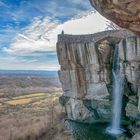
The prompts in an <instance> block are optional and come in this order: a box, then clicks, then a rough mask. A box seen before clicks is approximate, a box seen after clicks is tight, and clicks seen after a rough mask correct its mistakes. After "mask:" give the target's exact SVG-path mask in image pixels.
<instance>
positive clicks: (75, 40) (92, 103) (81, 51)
mask: <svg viewBox="0 0 140 140" xmlns="http://www.w3.org/2000/svg"><path fill="white" fill-rule="evenodd" d="M120 37H121V38H120ZM130 46H132V48H130ZM115 47H119V54H120V59H121V63H120V67H121V71H122V73H124V74H125V75H126V78H127V80H126V81H127V82H129V85H130V86H129V87H131V89H127V90H126V91H125V92H127V93H126V95H127V94H128V90H131V91H130V92H133V93H134V94H135V95H136V94H138V87H139V85H140V83H139V70H140V65H139V64H140V63H139V50H140V44H139V38H137V37H136V36H134V35H133V34H132V33H129V32H127V31H105V32H101V33H96V34H93V35H79V36H75V35H65V34H62V35H59V36H58V42H57V53H58V59H59V63H60V65H61V70H60V71H59V78H60V81H61V83H62V88H63V91H64V95H63V100H61V101H60V102H61V104H62V105H63V106H65V109H66V112H67V114H68V117H69V118H71V119H75V120H76V119H82V120H84V119H87V118H94V119H99V118H109V117H110V115H111V108H110V105H111V97H112V95H111V93H112V63H113V55H114V49H115ZM126 84H127V83H126ZM133 87H135V90H133V89H134V88H133ZM64 97H65V98H64Z"/></svg>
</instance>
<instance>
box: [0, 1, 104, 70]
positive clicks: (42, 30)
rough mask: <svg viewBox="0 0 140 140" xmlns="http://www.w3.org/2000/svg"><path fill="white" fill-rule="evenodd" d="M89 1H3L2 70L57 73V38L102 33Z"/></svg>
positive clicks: (99, 19) (0, 11) (0, 24)
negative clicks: (62, 35)
mask: <svg viewBox="0 0 140 140" xmlns="http://www.w3.org/2000/svg"><path fill="white" fill-rule="evenodd" d="M106 21H107V20H106V19H105V18H104V17H102V16H101V15H100V14H99V13H97V12H95V11H93V8H92V7H91V5H90V3H89V1H88V0H0V69H10V70H58V69H59V64H58V61H57V55H56V46H55V44H56V41H57V35H58V34H59V33H61V31H62V30H64V32H65V33H67V34H88V33H90V34H91V33H95V32H99V31H103V30H105V28H106Z"/></svg>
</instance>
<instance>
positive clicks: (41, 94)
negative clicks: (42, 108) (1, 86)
mask: <svg viewBox="0 0 140 140" xmlns="http://www.w3.org/2000/svg"><path fill="white" fill-rule="evenodd" d="M38 96H46V93H33V94H29V95H22V96H18V97H14V98H13V99H22V98H31V97H38Z"/></svg>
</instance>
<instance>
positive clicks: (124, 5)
mask: <svg viewBox="0 0 140 140" xmlns="http://www.w3.org/2000/svg"><path fill="white" fill-rule="evenodd" d="M90 2H91V4H92V6H93V7H94V8H95V9H96V10H97V11H98V12H99V13H100V14H102V15H103V16H104V17H106V18H108V19H109V20H111V21H113V22H114V23H116V24H117V25H119V26H120V27H123V28H127V29H128V30H131V31H133V32H135V33H136V34H137V35H139V36H140V0H90Z"/></svg>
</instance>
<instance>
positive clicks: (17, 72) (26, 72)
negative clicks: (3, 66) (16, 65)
mask: <svg viewBox="0 0 140 140" xmlns="http://www.w3.org/2000/svg"><path fill="white" fill-rule="evenodd" d="M4 74H8V75H57V71H47V70H46V71H45V70H0V75H4Z"/></svg>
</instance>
